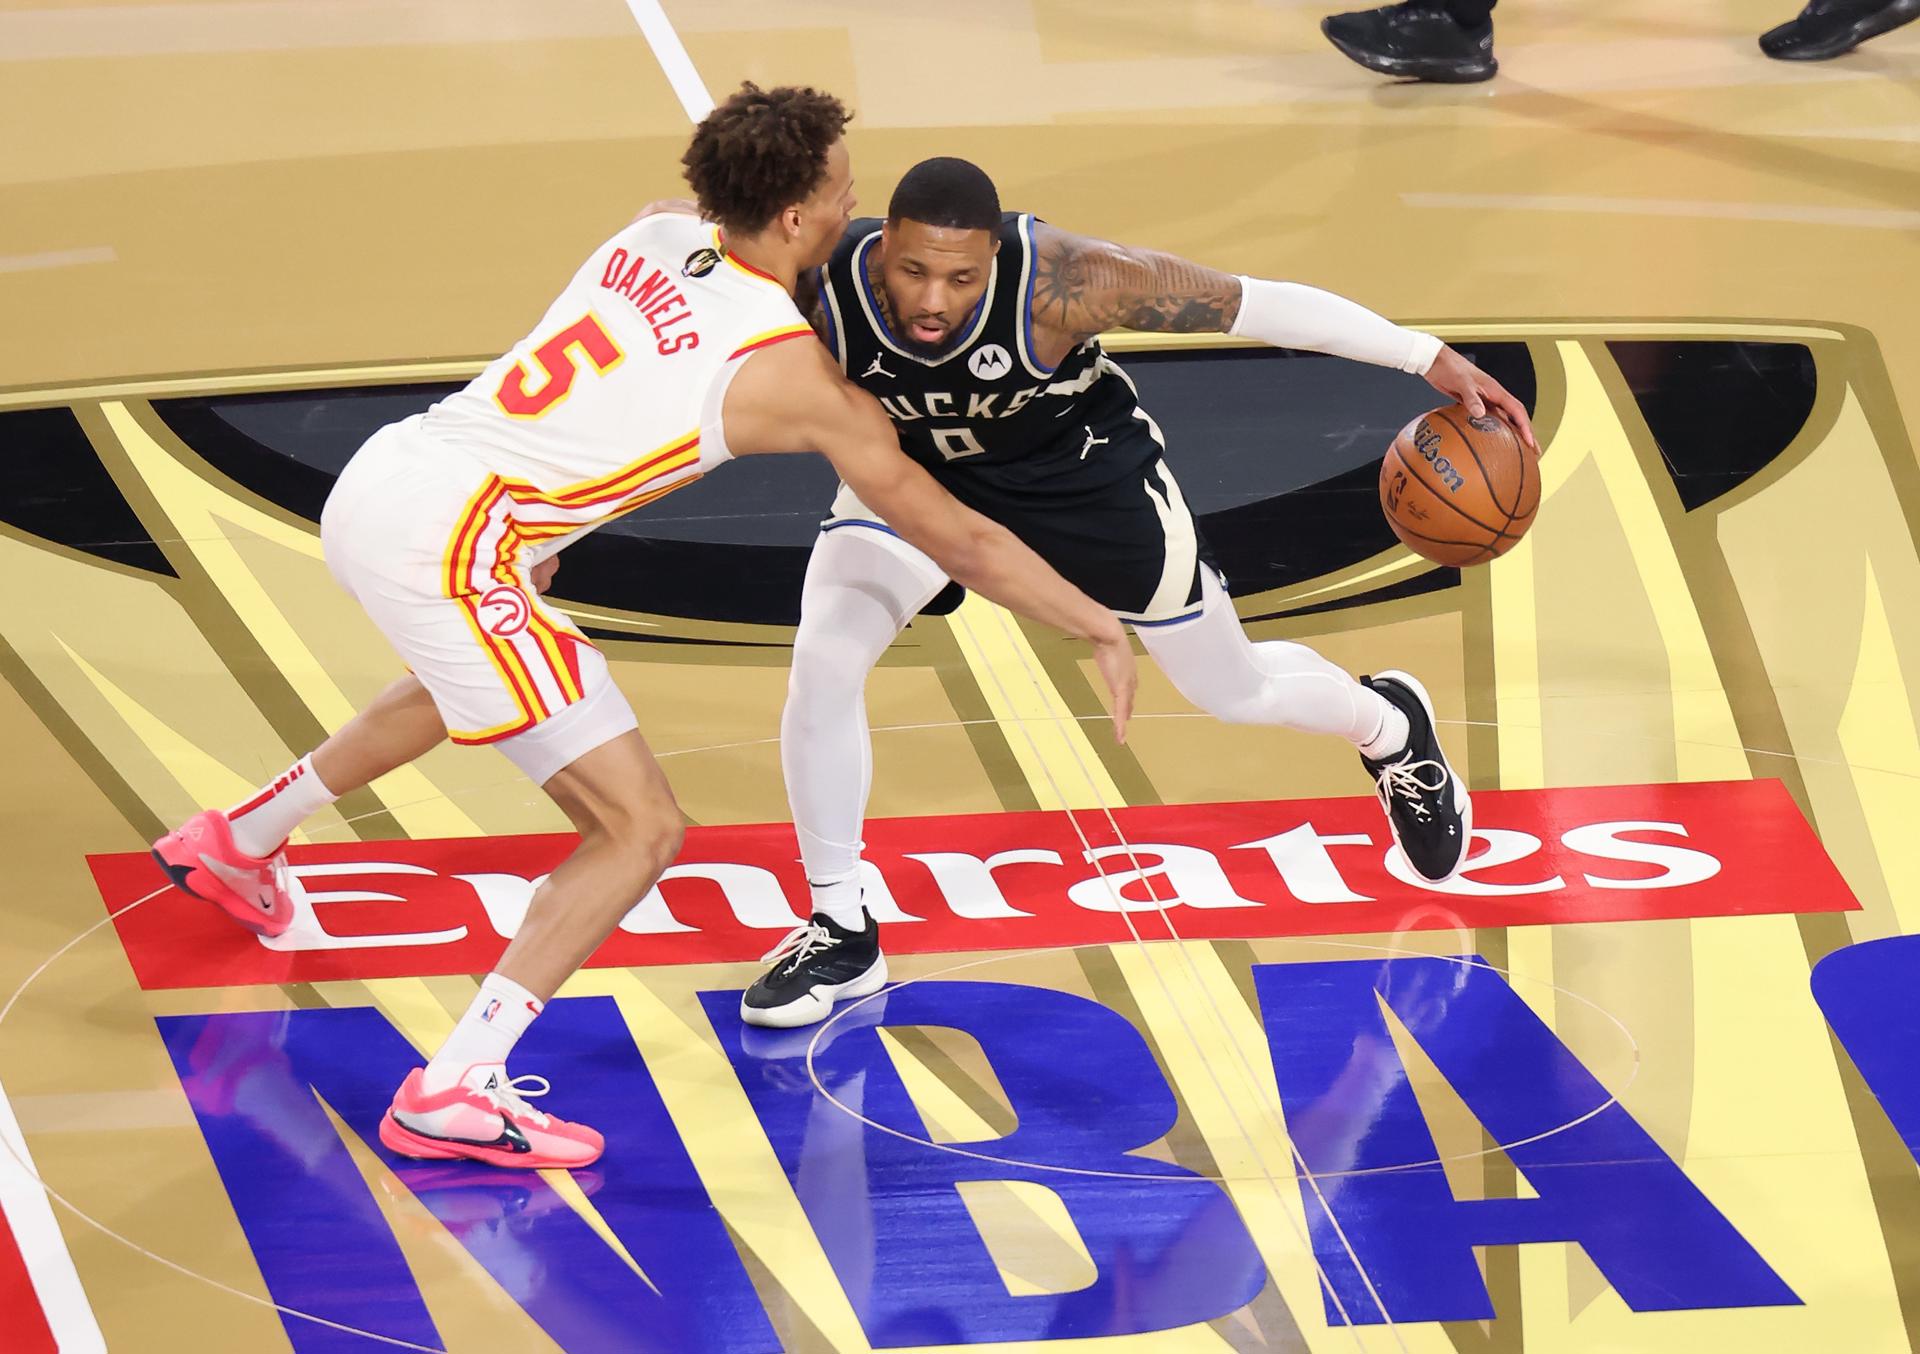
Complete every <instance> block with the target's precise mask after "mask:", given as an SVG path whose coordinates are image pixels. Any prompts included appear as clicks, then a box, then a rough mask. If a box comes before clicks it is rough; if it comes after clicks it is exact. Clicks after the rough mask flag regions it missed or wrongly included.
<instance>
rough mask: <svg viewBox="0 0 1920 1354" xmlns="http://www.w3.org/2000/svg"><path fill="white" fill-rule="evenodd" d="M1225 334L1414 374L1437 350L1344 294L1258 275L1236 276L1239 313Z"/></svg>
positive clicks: (1435, 343) (1428, 339) (1426, 338)
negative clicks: (1238, 282) (1328, 354)
mask: <svg viewBox="0 0 1920 1354" xmlns="http://www.w3.org/2000/svg"><path fill="white" fill-rule="evenodd" d="M1227 332H1228V333H1230V334H1232V335H1233V336H1234V337H1235V338H1250V339H1259V340H1260V341H1261V342H1262V343H1271V344H1272V345H1273V346H1274V347H1276V348H1304V349H1306V350H1307V351H1308V352H1314V353H1331V354H1332V355H1333V356H1335V357H1348V358H1352V359H1353V360H1354V361H1355V362H1371V363H1373V364H1374V365H1375V366H1376V367H1398V368H1399V369H1400V370H1401V371H1406V372H1412V373H1413V374H1414V375H1415V376H1425V375H1426V374H1427V369H1428V368H1430V367H1431V366H1433V360H1434V359H1435V358H1436V357H1438V356H1440V348H1441V343H1440V340H1439V339H1437V338H1435V337H1434V336H1433V335H1432V334H1423V333H1421V332H1420V331H1419V330H1417V329H1405V328H1402V327H1401V326H1400V325H1397V324H1395V323H1394V322H1393V321H1392V320H1389V319H1386V318H1384V317H1382V316H1379V315H1376V314H1374V313H1373V312H1372V311H1371V310H1368V309H1367V308H1366V307H1365V306H1363V305H1359V304H1357V303H1356V302H1353V301H1349V300H1347V298H1346V297H1344V296H1335V295H1334V294H1333V293H1332V292H1330V291H1321V290H1320V288H1318V287H1308V286H1304V285H1302V284H1301V283H1298V282H1268V281H1266V280H1265V279H1264V278H1258V277H1243V278H1241V279H1240V317H1239V318H1238V319H1236V320H1235V321H1234V322H1233V328H1231V329H1229V330H1228V331H1227Z"/></svg>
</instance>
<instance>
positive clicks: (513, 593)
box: [480, 584, 533, 639]
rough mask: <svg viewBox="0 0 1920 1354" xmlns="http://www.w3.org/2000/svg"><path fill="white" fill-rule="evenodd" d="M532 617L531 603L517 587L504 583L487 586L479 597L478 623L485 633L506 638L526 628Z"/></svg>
mask: <svg viewBox="0 0 1920 1354" xmlns="http://www.w3.org/2000/svg"><path fill="white" fill-rule="evenodd" d="M532 617H533V604H532V603H531V602H529V601H528V600H527V595H526V594H525V593H524V592H522V591H520V589H518V588H512V587H508V586H507V585H505V584H502V585H501V586H499V587H497V588H489V589H488V590H487V591H486V592H485V593H484V594H482V595H481V598H480V623H481V624H482V625H484V626H486V627H487V633H488V634H492V635H498V636H500V638H502V639H506V638H508V637H510V636H512V635H517V634H519V633H520V632H521V631H522V630H524V629H526V628H527V622H528V621H529V620H530V619H532Z"/></svg>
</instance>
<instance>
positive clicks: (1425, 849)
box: [1360, 672, 1473, 884]
mask: <svg viewBox="0 0 1920 1354" xmlns="http://www.w3.org/2000/svg"><path fill="white" fill-rule="evenodd" d="M1360 682H1361V685H1363V686H1369V687H1372V688H1373V689H1374V690H1375V691H1377V692H1379V693H1380V695H1381V696H1383V697H1384V698H1385V699H1387V700H1388V701H1391V702H1392V703H1393V704H1394V706H1395V707H1397V708H1398V709H1399V710H1400V711H1401V712H1402V713H1404V714H1405V715H1406V717H1407V749H1406V751H1405V752H1402V753H1400V754H1399V755H1398V756H1395V757H1388V758H1385V759H1383V760H1381V761H1375V760H1374V759H1373V758H1371V757H1368V756H1365V755H1362V756H1361V758H1360V760H1361V762H1362V763H1364V764H1365V766H1366V768H1367V774H1368V775H1370V776H1372V777H1373V780H1374V786H1375V790H1376V793H1378V794H1379V796H1380V807H1382V808H1383V809H1385V810H1386V811H1387V823H1388V825H1389V826H1391V827H1392V828H1393V840H1394V841H1395V842H1397V843H1398V844H1399V847H1400V854H1401V855H1403V856H1405V857H1406V860H1407V864H1408V865H1411V866H1412V867H1413V872H1414V873H1415V874H1417V875H1419V876H1420V877H1421V878H1422V879H1424V880H1426V881H1427V882H1428V883H1430V884H1438V883H1440V882H1442V881H1443V880H1447V879H1451V878H1452V877H1453V876H1454V874H1455V873H1456V872H1457V871H1458V870H1459V869H1460V864H1461V862H1462V861H1464V860H1465V859H1466V858H1467V848H1468V846H1470V845H1471V844H1472V842H1473V800H1472V798H1471V797H1469V796H1468V794H1467V787H1466V785H1465V784H1464V783H1462V781H1461V780H1460V777H1458V776H1456V775H1454V774H1453V767H1452V766H1451V765H1449V764H1448V762H1447V754H1446V752H1445V750H1444V749H1442V748H1441V746H1440V736H1439V734H1437V733H1436V732H1435V731H1434V727H1433V701H1432V700H1431V699H1430V698H1429V697H1428V695H1427V689H1426V688H1425V687H1424V686H1421V685H1420V683H1419V682H1418V681H1416V680H1415V679H1414V678H1412V677H1409V676H1408V675H1407V674H1406V673H1404V672H1383V673H1381V674H1380V675H1379V676H1378V677H1362V678H1361V679H1360Z"/></svg>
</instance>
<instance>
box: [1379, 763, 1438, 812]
mask: <svg viewBox="0 0 1920 1354" xmlns="http://www.w3.org/2000/svg"><path fill="white" fill-rule="evenodd" d="M1428 770H1431V772H1432V773H1433V780H1432V782H1431V783H1429V782H1427V781H1426V780H1424V779H1422V777H1421V773H1422V772H1423V771H1428ZM1446 788H1447V768H1446V767H1444V766H1442V765H1441V764H1440V763H1439V762H1436V761H1433V760H1431V759H1429V760H1427V761H1423V762H1416V761H1414V760H1412V757H1411V754H1409V755H1408V756H1405V757H1402V758H1401V759H1400V760H1399V761H1397V762H1388V763H1387V764H1386V765H1385V766H1383V767H1381V768H1380V777H1379V780H1378V782H1377V784H1376V786H1375V789H1374V793H1375V794H1377V795H1379V796H1380V807H1381V808H1383V809H1385V810H1386V811H1387V812H1388V813H1389V814H1391V813H1392V812H1393V801H1394V799H1395V798H1400V799H1404V800H1406V801H1407V803H1408V805H1409V806H1411V807H1412V809H1413V812H1414V816H1415V817H1417V818H1421V819H1425V818H1427V817H1428V816H1429V810H1428V808H1427V806H1426V803H1425V802H1424V798H1423V797H1424V796H1426V795H1431V794H1438V793H1440V791H1442V790H1444V789H1446Z"/></svg>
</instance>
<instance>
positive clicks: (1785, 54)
mask: <svg viewBox="0 0 1920 1354" xmlns="http://www.w3.org/2000/svg"><path fill="white" fill-rule="evenodd" d="M1915 19H1920V0H1813V3H1811V4H1809V5H1808V6H1807V7H1806V8H1805V9H1803V10H1801V11H1800V13H1799V14H1797V15H1796V16H1794V17H1793V18H1791V19H1789V20H1787V21H1786V22H1785V23H1783V24H1781V25H1780V26H1779V27H1778V28H1771V29H1768V30H1767V31H1766V32H1765V33H1762V34H1761V35H1760V50H1761V51H1763V52H1765V53H1766V54H1767V55H1768V56H1770V57H1772V58H1773V59H1774V60H1776V61H1827V60H1831V59H1832V58H1833V57H1836V56H1839V55H1840V54H1841V53H1843V52H1851V51H1852V50H1853V49H1854V48H1855V47H1858V46H1859V45H1860V44H1861V43H1863V42H1865V41H1866V40H1867V39H1868V38H1877V37H1879V36H1880V35H1881V34H1882V33H1885V32H1887V31H1888V30H1890V29H1894V28H1898V27H1899V26H1900V25H1901V24H1904V23H1912V22H1913V21H1914V20H1915Z"/></svg>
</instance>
